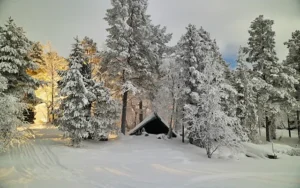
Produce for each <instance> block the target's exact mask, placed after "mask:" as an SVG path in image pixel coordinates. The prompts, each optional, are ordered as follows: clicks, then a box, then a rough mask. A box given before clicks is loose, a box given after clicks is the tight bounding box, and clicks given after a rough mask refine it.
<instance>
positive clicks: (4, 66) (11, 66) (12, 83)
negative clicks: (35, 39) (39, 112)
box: [0, 18, 38, 104]
mask: <svg viewBox="0 0 300 188" xmlns="http://www.w3.org/2000/svg"><path fill="white" fill-rule="evenodd" d="M30 50H31V42H30V41H29V40H28V39H27V38H26V36H25V33H24V31H23V29H22V28H20V27H17V26H16V24H15V23H14V21H13V19H11V18H9V19H8V21H7V23H6V24H5V25H4V27H3V28H1V29H0V73H1V74H2V76H4V77H5V78H6V79H7V89H6V90H5V91H4V93H6V94H8V95H12V96H14V97H16V98H18V99H20V100H22V101H24V102H26V103H28V104H30V103H34V101H35V100H36V97H35V94H34V89H35V88H36V87H37V86H38V81H37V80H35V79H34V78H32V77H31V76H30V75H28V74H27V70H29V69H30V70H34V69H36V68H37V65H36V63H34V62H33V61H32V60H31V58H30V57H29V53H30Z"/></svg>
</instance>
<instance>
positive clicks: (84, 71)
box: [69, 37, 94, 120]
mask: <svg viewBox="0 0 300 188" xmlns="http://www.w3.org/2000/svg"><path fill="white" fill-rule="evenodd" d="M85 48H87V47H85ZM86 50H87V49H84V46H83V43H82V41H80V40H79V39H78V37H76V38H75V43H74V44H73V49H72V52H71V54H70V57H69V67H72V65H73V63H76V64H80V65H81V66H80V68H79V67H78V70H79V72H80V74H81V75H82V77H83V82H84V86H85V88H86V89H87V91H90V90H91V89H92V88H93V85H94V82H93V80H92V67H91V63H90V62H89V56H88V55H87V54H86ZM86 94H87V96H88V99H89V105H87V106H86V108H87V110H88V112H89V115H87V119H88V120H89V119H90V117H91V108H92V100H93V96H92V95H90V94H91V93H90V92H87V93H86Z"/></svg>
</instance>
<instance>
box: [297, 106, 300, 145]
mask: <svg viewBox="0 0 300 188" xmlns="http://www.w3.org/2000/svg"><path fill="white" fill-rule="evenodd" d="M297 125H298V138H299V140H300V119H299V110H297Z"/></svg>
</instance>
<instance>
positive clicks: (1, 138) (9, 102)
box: [0, 74, 25, 153]
mask: <svg viewBox="0 0 300 188" xmlns="http://www.w3.org/2000/svg"><path fill="white" fill-rule="evenodd" d="M6 89H7V79H6V78H4V77H3V76H2V75H1V74H0V119H1V122H0V153H1V152H2V151H5V150H6V149H7V147H8V146H10V145H11V141H12V140H13V139H14V138H16V137H17V136H18V135H17V134H18V133H17V127H18V126H20V125H22V124H23V119H24V118H23V111H24V109H25V104H23V103H21V102H20V100H19V99H18V98H16V97H14V96H11V95H8V94H5V93H4V91H5V90H6Z"/></svg>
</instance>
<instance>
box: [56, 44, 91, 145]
mask: <svg viewBox="0 0 300 188" xmlns="http://www.w3.org/2000/svg"><path fill="white" fill-rule="evenodd" d="M79 46H80V42H79V40H78V39H75V44H74V45H73V49H72V53H71V55H70V58H69V66H70V68H69V69H68V70H66V71H64V72H63V74H62V80H61V81H60V85H59V87H60V92H59V95H60V98H62V99H61V101H60V107H59V110H58V112H57V115H58V119H57V124H58V125H59V129H60V130H61V131H63V132H64V133H65V137H70V138H71V142H72V145H73V146H75V147H78V146H79V145H80V142H81V140H82V138H85V137H87V136H88V129H90V127H91V126H90V122H89V121H88V120H89V118H88V117H89V116H90V109H89V108H88V106H89V105H90V101H91V97H92V94H91V93H90V92H89V91H88V90H87V89H86V86H85V82H84V77H83V76H82V74H81V72H80V71H81V70H82V63H83V60H84V59H83V58H82V48H80V47H79Z"/></svg>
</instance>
